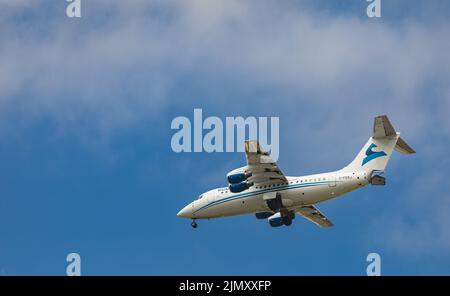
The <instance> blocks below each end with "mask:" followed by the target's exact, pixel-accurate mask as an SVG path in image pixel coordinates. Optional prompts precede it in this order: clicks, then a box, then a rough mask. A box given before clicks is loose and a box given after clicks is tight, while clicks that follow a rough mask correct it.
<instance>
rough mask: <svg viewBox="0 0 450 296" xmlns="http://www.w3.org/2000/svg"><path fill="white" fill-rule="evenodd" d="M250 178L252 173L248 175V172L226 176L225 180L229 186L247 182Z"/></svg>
mask: <svg viewBox="0 0 450 296" xmlns="http://www.w3.org/2000/svg"><path fill="white" fill-rule="evenodd" d="M251 176H252V173H250V172H248V173H238V174H231V175H228V176H227V179H228V183H230V184H237V183H241V182H243V181H245V180H247V179H248V178H250V177H251Z"/></svg>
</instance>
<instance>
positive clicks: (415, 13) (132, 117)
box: [0, 0, 450, 275]
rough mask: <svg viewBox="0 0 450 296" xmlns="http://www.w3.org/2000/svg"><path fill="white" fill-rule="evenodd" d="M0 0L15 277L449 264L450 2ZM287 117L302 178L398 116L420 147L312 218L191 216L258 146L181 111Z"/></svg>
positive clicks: (329, 166) (0, 267) (6, 257)
mask: <svg viewBox="0 0 450 296" xmlns="http://www.w3.org/2000/svg"><path fill="white" fill-rule="evenodd" d="M279 2H280V1H251V0H250V1H238V0H235V1H200V0H195V1H175V0H169V1H143V0H135V1H106V0H95V1H94V0H90V1H83V3H82V5H83V6H82V18H81V19H68V18H67V17H66V16H65V7H66V2H65V1H51V3H50V1H31V0H30V1H27V0H20V1H14V2H11V1H3V0H0V7H1V9H0V37H1V38H0V65H1V66H0V115H1V116H0V274H3V275H11V274H19V275H30V274H31V275H47V274H51V275H64V274H65V269H66V264H67V263H66V261H65V258H66V255H67V254H68V253H70V252H77V253H79V254H80V255H81V260H82V274H85V275H96V274H101V275H120V274H129V275H134V274H139V275H141V274H143V275H156V274H164V275H188V274H201V275H222V274H225V275H232V274H238V275H255V274H256V275H259V274H262V275H272V274H275V275H364V274H365V270H366V266H367V263H366V262H365V258H366V256H367V254H368V253H369V252H377V253H379V254H380V255H381V259H382V263H381V264H382V274H386V275H397V274H417V275H428V274H449V273H450V269H449V266H450V251H449V250H450V232H449V230H448V227H447V225H449V223H450V218H449V216H448V209H449V208H450V194H449V190H448V189H449V186H448V182H446V179H445V176H446V173H447V171H448V167H449V165H450V157H449V156H448V148H447V147H448V146H449V144H450V143H449V140H448V139H449V136H450V119H449V118H450V117H449V116H448V110H450V86H449V83H448V81H449V80H450V57H449V55H448V52H450V38H449V36H450V15H449V11H450V3H448V1H438V0H431V1H413V0H411V1H406V0H404V1H392V0H390V1H386V0H384V1H382V18H381V19H368V18H367V17H366V15H365V8H366V5H367V3H366V2H365V1H363V0H349V1H340V2H338V1H331V0H329V1H312V0H310V1H283V3H282V4H280V3H279ZM194 108H202V109H203V114H204V116H205V117H206V116H219V117H221V118H225V117H226V116H244V117H246V116H256V117H258V116H269V117H270V116H278V117H279V118H280V157H279V162H278V163H279V166H280V167H281V168H282V170H283V171H284V172H285V173H286V174H288V175H303V174H309V173H314V172H322V171H328V170H334V169H338V168H340V167H342V166H344V165H346V164H347V163H348V162H350V161H351V160H352V158H353V157H354V156H355V155H356V153H357V152H358V151H359V150H360V148H361V147H362V145H363V144H364V143H365V142H366V140H367V138H368V137H369V136H370V133H371V129H372V122H373V117H374V116H375V115H379V114H388V115H389V117H390V118H391V121H392V123H393V125H394V127H395V128H396V129H397V130H399V131H401V132H402V135H403V138H404V139H406V140H407V141H408V143H409V144H410V145H411V146H412V147H413V148H415V150H416V151H417V152H418V153H417V154H415V155H412V156H404V155H401V154H394V155H393V157H392V159H391V161H390V163H389V166H388V170H387V178H388V179H387V182H388V184H387V186H385V187H366V188H364V189H362V190H359V191H356V192H352V193H350V194H348V195H346V196H344V197H342V198H339V199H336V200H333V201H329V202H327V203H324V204H321V205H319V208H320V209H321V210H322V211H323V212H324V213H325V214H326V215H327V216H328V217H329V218H330V219H331V220H332V221H333V222H334V224H335V225H336V226H335V227H333V228H329V229H320V228H318V227H316V226H315V225H313V224H311V223H309V222H308V221H306V220H302V219H299V218H297V219H296V221H295V222H294V225H293V227H290V228H287V227H283V228H275V229H274V228H270V227H269V226H268V223H267V222H266V221H258V220H256V219H255V218H254V217H253V216H251V215H248V216H239V217H233V218H227V219H217V220H211V221H200V225H199V228H198V229H197V230H195V231H194V230H192V229H191V227H190V226H189V221H188V220H185V219H180V218H177V217H176V213H177V212H178V210H179V209H180V208H181V207H183V206H184V205H185V204H187V203H188V202H190V201H191V200H192V199H194V198H195V197H196V196H197V195H199V194H200V193H202V192H204V191H207V190H209V189H210V188H214V187H222V186H225V185H226V179H225V175H226V173H227V172H228V171H230V170H231V169H233V168H235V167H239V166H242V165H243V164H244V161H245V157H244V155H242V154H240V153H211V154H208V153H180V154H176V153H174V152H172V150H171V147H170V140H171V137H172V135H173V134H174V131H172V130H171V129H170V123H171V121H172V119H173V118H174V117H176V116H187V117H189V118H192V116H193V109H194Z"/></svg>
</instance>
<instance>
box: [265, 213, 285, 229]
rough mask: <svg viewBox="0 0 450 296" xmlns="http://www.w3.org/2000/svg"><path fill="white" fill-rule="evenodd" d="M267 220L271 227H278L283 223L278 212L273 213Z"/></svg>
mask: <svg viewBox="0 0 450 296" xmlns="http://www.w3.org/2000/svg"><path fill="white" fill-rule="evenodd" d="M267 220H269V224H270V226H272V227H280V226H283V225H284V223H283V219H282V218H281V214H280V212H278V213H275V214H273V215H272V216H270V217H269V218H268V219H267Z"/></svg>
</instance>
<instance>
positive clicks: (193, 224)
mask: <svg viewBox="0 0 450 296" xmlns="http://www.w3.org/2000/svg"><path fill="white" fill-rule="evenodd" d="M191 226H192V228H194V229H195V228H197V226H198V225H197V222H195V219H192V223H191Z"/></svg>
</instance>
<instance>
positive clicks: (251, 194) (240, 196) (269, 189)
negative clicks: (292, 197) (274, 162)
mask: <svg viewBox="0 0 450 296" xmlns="http://www.w3.org/2000/svg"><path fill="white" fill-rule="evenodd" d="M330 182H335V181H321V182H310V183H300V184H293V185H283V186H279V187H273V188H267V189H261V190H257V191H252V192H246V193H239V194H235V195H232V196H228V197H225V198H222V199H219V200H215V201H213V202H211V203H209V204H207V205H204V206H203V207H201V208H200V209H198V210H196V211H195V212H194V213H197V212H198V211H201V210H204V209H207V208H209V207H212V206H215V205H218V204H222V203H224V202H227V201H231V200H236V199H239V198H244V197H250V196H254V195H258V194H262V193H268V192H276V191H284V190H289V189H294V188H301V187H311V186H318V185H323V184H328V183H330Z"/></svg>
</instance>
